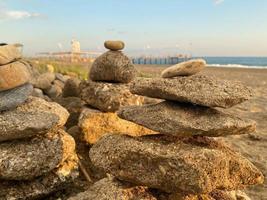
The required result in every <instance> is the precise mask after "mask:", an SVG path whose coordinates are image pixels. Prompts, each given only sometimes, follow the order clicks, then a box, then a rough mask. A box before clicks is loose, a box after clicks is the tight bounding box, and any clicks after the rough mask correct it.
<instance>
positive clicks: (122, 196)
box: [68, 178, 157, 200]
mask: <svg viewBox="0 0 267 200" xmlns="http://www.w3.org/2000/svg"><path fill="white" fill-rule="evenodd" d="M68 200H157V199H156V198H155V197H154V196H153V195H152V194H151V193H150V192H149V191H148V188H146V187H142V186H130V185H129V184H123V183H121V182H120V181H117V180H115V179H110V178H104V179H101V180H100V181H98V182H96V183H94V185H92V186H91V187H90V188H89V189H88V190H87V191H85V192H83V193H80V194H78V195H77V196H75V197H71V198H69V199H68Z"/></svg>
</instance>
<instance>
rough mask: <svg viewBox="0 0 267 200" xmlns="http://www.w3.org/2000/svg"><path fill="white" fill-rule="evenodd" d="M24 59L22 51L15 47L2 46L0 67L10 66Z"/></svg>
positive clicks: (0, 49) (0, 47)
mask: <svg viewBox="0 0 267 200" xmlns="http://www.w3.org/2000/svg"><path fill="white" fill-rule="evenodd" d="M21 57H22V55H21V53H20V51H19V50H18V48H17V47H15V46H14V45H3V46H0V65H5V64H8V63H10V62H12V61H15V60H18V59H20V58H21Z"/></svg>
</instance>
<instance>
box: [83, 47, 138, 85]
mask: <svg viewBox="0 0 267 200" xmlns="http://www.w3.org/2000/svg"><path fill="white" fill-rule="evenodd" d="M136 73H137V71H136V69H135V67H134V65H133V64H132V63H131V60H130V59H129V58H128V57H127V56H125V55H124V54H123V53H122V52H121V51H108V52H106V53H104V54H103V55H101V56H100V57H98V58H97V59H96V60H95V61H94V63H93V65H92V67H91V70H90V73H89V77H88V79H91V80H93V81H107V82H118V83H129V82H130V81H132V80H133V79H134V78H135V76H136Z"/></svg>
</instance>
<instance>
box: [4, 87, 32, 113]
mask: <svg viewBox="0 0 267 200" xmlns="http://www.w3.org/2000/svg"><path fill="white" fill-rule="evenodd" d="M32 91H33V87H32V85H31V84H25V85H22V86H19V87H16V88H14V89H10V90H6V91H3V92H0V111H6V110H12V109H13V108H16V107H17V106H18V105H20V104H22V103H24V102H25V101H26V100H27V98H28V97H29V95H30V94H31V93H32Z"/></svg>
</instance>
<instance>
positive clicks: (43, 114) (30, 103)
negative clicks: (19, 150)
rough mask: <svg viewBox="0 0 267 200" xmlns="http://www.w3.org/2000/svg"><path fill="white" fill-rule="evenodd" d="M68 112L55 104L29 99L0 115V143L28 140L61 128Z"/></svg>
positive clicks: (33, 98) (34, 98)
mask: <svg viewBox="0 0 267 200" xmlns="http://www.w3.org/2000/svg"><path fill="white" fill-rule="evenodd" d="M68 117H69V113H68V111H67V110H66V109H65V108H63V107H61V106H60V105H58V104H57V103H52V102H47V101H45V100H43V99H40V98H37V97H30V98H29V99H28V100H27V101H26V102H25V103H24V104H22V105H20V106H18V107H17V108H16V109H14V110H12V111H6V112H2V113H0V141H6V140H14V139H20V138H28V137H32V136H36V135H42V134H45V133H47V132H48V131H49V130H50V129H52V128H55V127H62V126H64V124H65V123H66V121H67V119H68Z"/></svg>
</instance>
